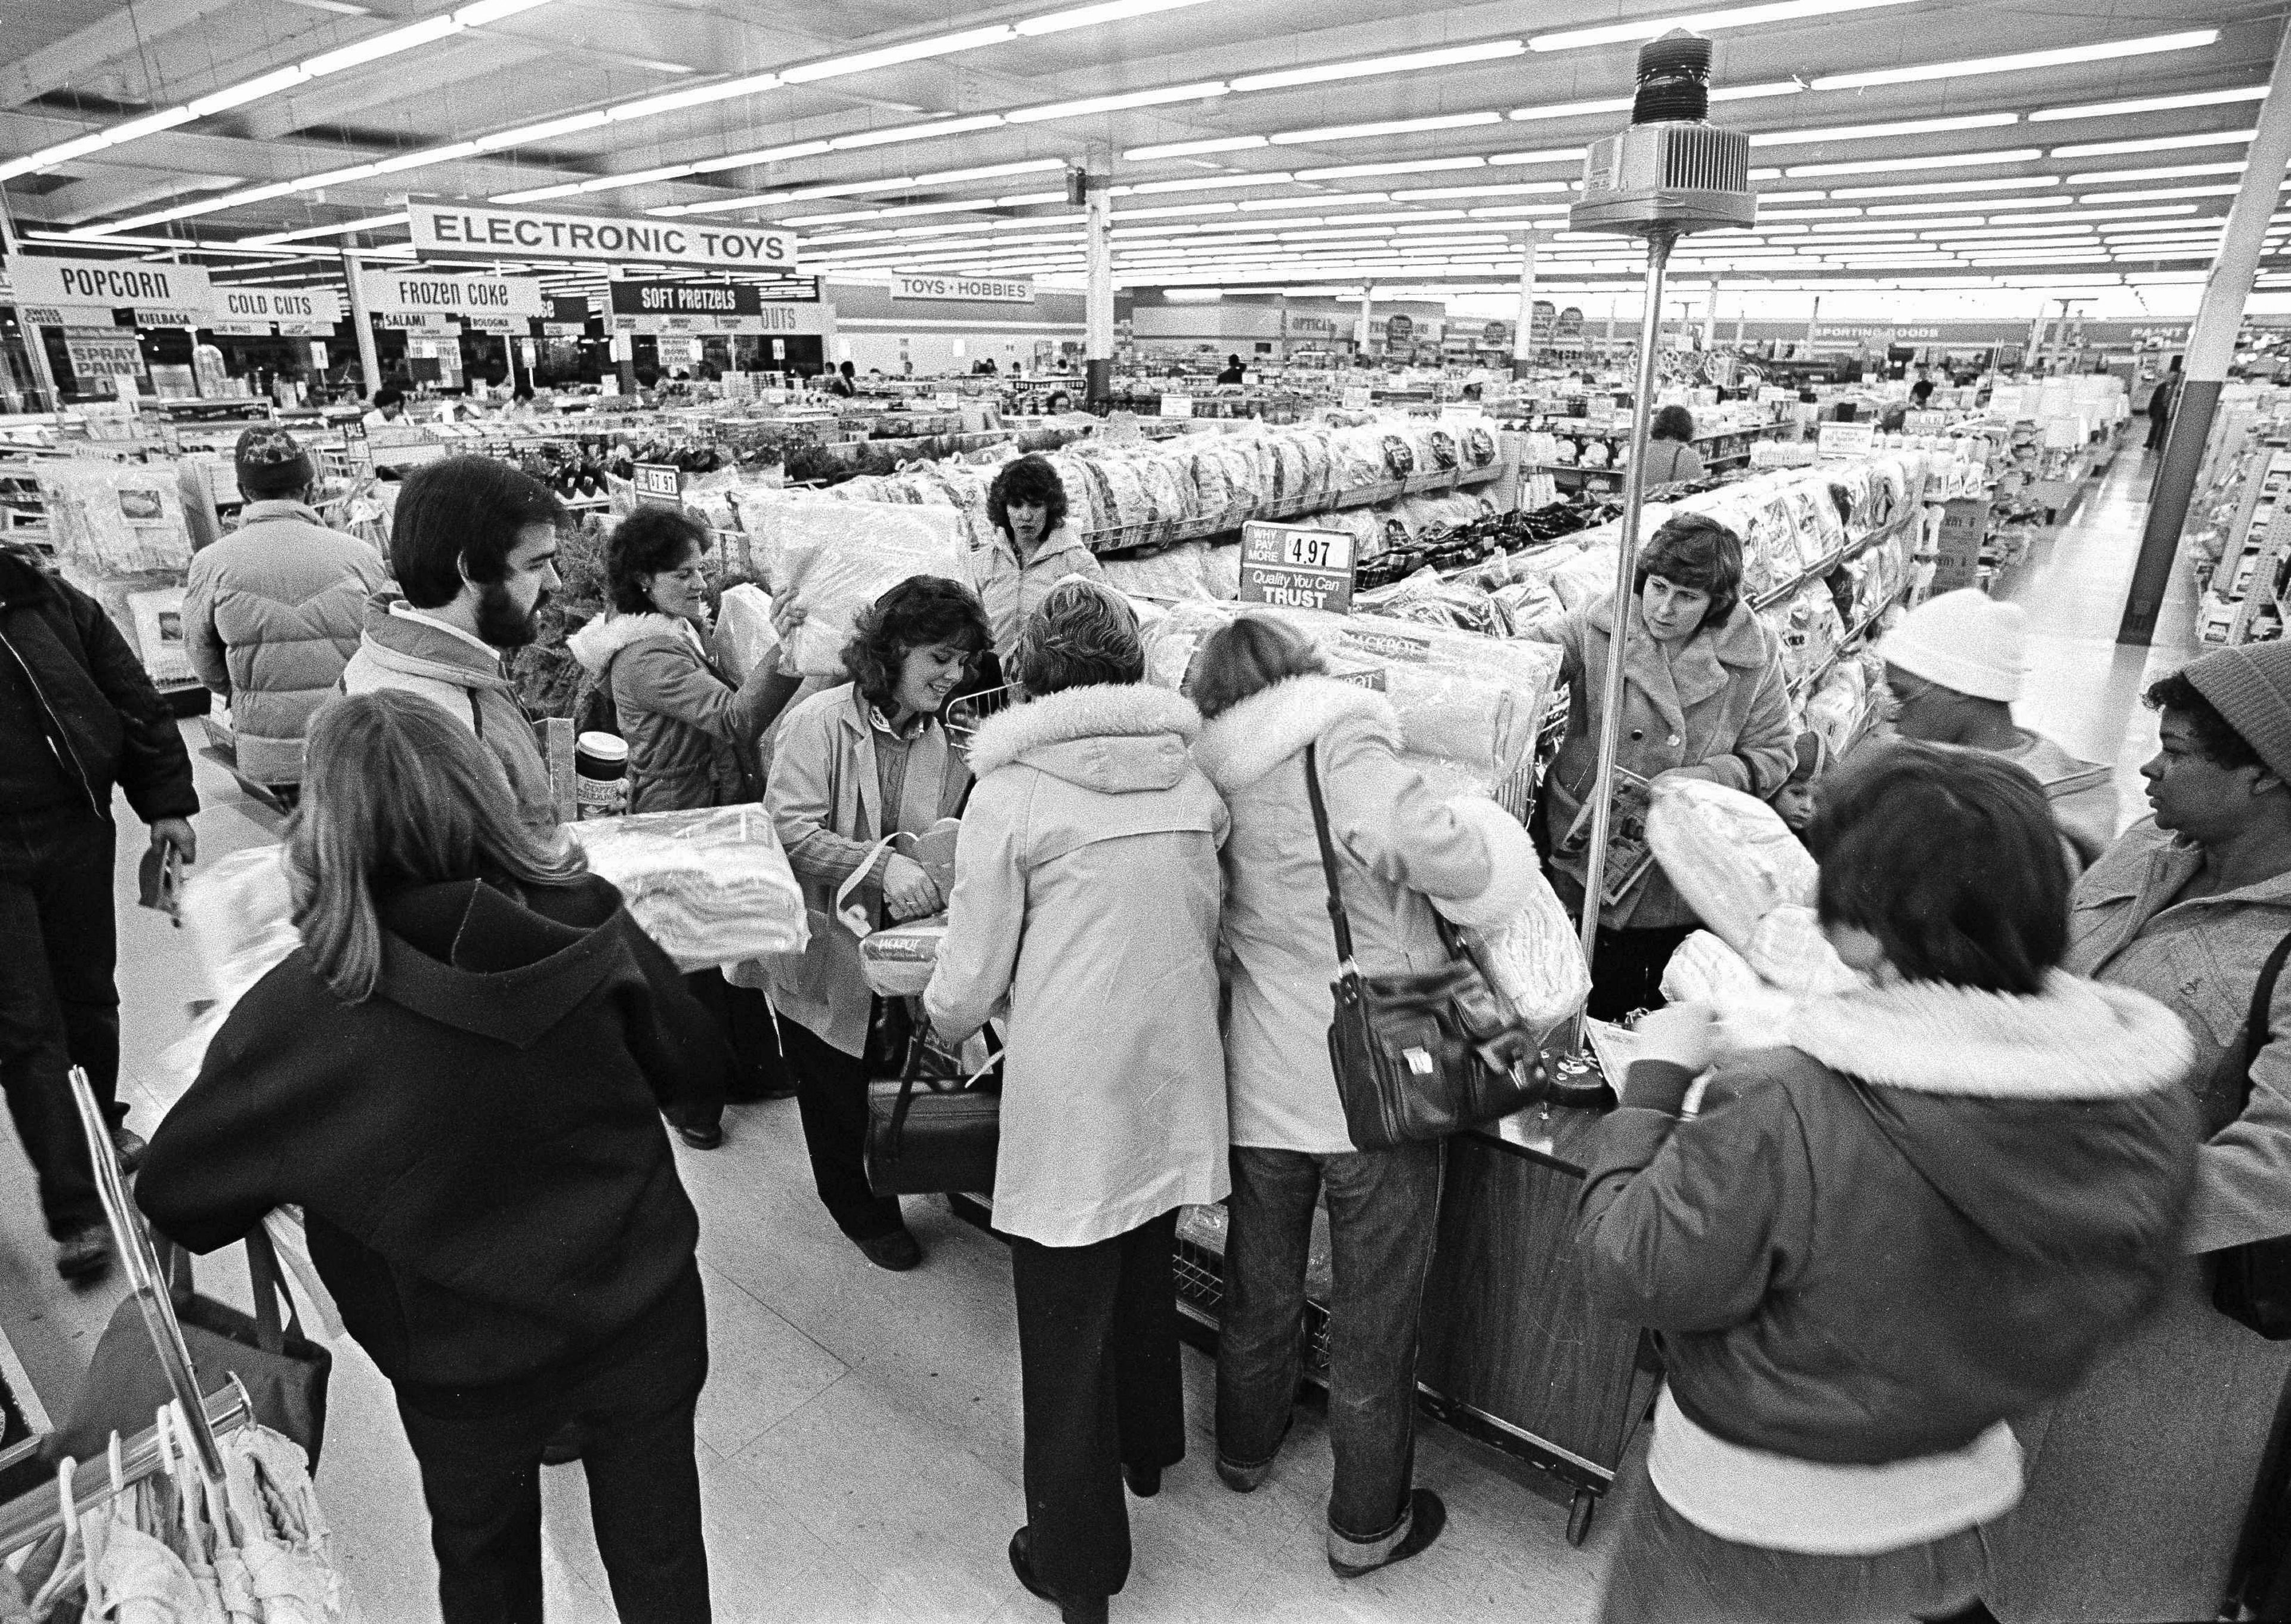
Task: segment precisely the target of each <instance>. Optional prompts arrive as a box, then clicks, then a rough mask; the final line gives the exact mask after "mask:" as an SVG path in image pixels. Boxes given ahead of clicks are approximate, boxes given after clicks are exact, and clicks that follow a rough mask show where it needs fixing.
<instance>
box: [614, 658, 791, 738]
mask: <svg viewBox="0 0 2291 1624" xmlns="http://www.w3.org/2000/svg"><path fill="white" fill-rule="evenodd" d="M613 682H614V695H613V698H614V702H615V703H617V704H625V705H627V706H629V707H630V708H631V709H637V710H646V711H652V712H657V713H659V714H660V715H663V716H670V717H673V718H675V719H676V720H678V721H680V722H682V723H683V724H684V725H685V726H686V727H687V728H698V729H699V730H700V731H701V732H703V733H705V734H708V735H710V736H712V737H715V738H719V739H725V740H727V741H734V742H737V743H740V744H749V745H753V744H754V743H755V741H756V738H757V736H759V735H760V734H761V733H762V732H763V728H764V722H765V720H767V719H766V718H765V716H764V714H763V711H764V705H765V703H766V702H767V701H768V699H770V698H772V697H773V696H774V695H775V694H776V692H779V691H780V690H779V689H777V688H776V686H775V684H774V682H773V670H772V663H771V662H770V661H769V660H766V661H763V662H762V663H759V664H758V665H757V667H756V668H755V670H753V671H750V672H749V673H748V678H747V680H746V681H744V682H743V683H742V684H741V685H740V686H739V687H736V688H735V687H730V686H729V685H727V683H726V682H724V680H723V679H721V678H719V677H718V676H717V675H716V673H715V672H714V671H711V670H710V669H709V667H708V666H707V664H706V663H704V662H703V661H702V660H701V658H700V656H699V655H697V654H696V653H695V652H694V651H693V650H691V649H689V648H682V647H677V646H676V645H674V644H671V643H669V642H667V641H665V640H655V641H653V642H648V643H640V644H639V645H637V646H636V647H632V648H628V649H624V650H623V651H622V653H621V654H620V655H619V656H618V657H617V658H616V659H615V660H614V662H613Z"/></svg>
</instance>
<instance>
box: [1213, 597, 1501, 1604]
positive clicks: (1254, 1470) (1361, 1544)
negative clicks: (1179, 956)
mask: <svg viewBox="0 0 2291 1624" xmlns="http://www.w3.org/2000/svg"><path fill="white" fill-rule="evenodd" d="M1324 670H1325V667H1324V665H1323V663H1322V661H1321V659H1320V657H1319V655H1317V654H1316V653H1315V652H1314V649H1313V647H1312V646H1311V645H1310V644H1309V643H1307V642H1306V640H1305V639H1303V638H1302V637H1300V636H1298V634H1297V633H1296V632H1294V631H1290V630H1289V629H1288V628H1287V627H1285V626H1283V625H1282V624H1281V623H1278V622H1276V621H1274V620H1271V619H1268V618H1264V617H1258V616H1247V617H1244V618H1242V619H1241V620H1237V621H1235V622H1234V623H1233V624H1231V625H1230V626H1227V627H1226V628H1225V629H1224V630H1222V631H1219V632H1218V633H1217V634H1216V635H1215V636H1214V637H1212V638H1210V639H1209V641H1208V642H1207V643H1205V644H1204V645H1203V646H1202V652H1201V656H1200V660H1199V662H1198V663H1197V665H1196V667H1195V673H1194V697H1195V699H1197V700H1198V701H1199V702H1200V704H1201V707H1202V714H1203V715H1204V716H1206V717H1207V718H1208V719H1209V720H1208V722H1207V725H1206V726H1204V727H1203V728H1202V736H1201V740H1200V742H1199V743H1198V744H1195V745H1194V760H1196V761H1198V762H1199V763H1200V764H1201V767H1202V771H1203V772H1205V773H1207V774H1208V775H1209V778H1210V783H1211V784H1215V785H1216V786H1217V788H1218V793H1219V794H1221V795H1223V796H1224V797H1225V798H1226V806H1227V808H1229V810H1230V811H1231V813H1232V816H1233V835H1232V838H1231V840H1229V841H1228V842H1227V843H1226V851H1225V873H1226V909H1225V923H1224V927H1223V937H1224V941H1225V946H1226V952H1227V953H1228V954H1229V955H1230V957H1231V960H1232V964H1233V972H1232V982H1233V1002H1232V1009H1231V1013H1230V1015H1229V1017H1228V1019H1227V1023H1226V1088H1227V1098H1228V1100H1229V1102H1230V1105H1231V1110H1232V1118H1233V1157H1232V1163H1233V1199H1232V1202H1231V1206H1230V1211H1231V1227H1230V1229H1229V1231H1228V1235H1227V1239H1226V1254H1225V1256H1226V1275H1225V1292H1226V1295H1225V1303H1224V1307H1223V1311H1222V1313H1221V1314H1220V1316H1219V1325H1218V1407H1217V1435H1218V1475H1219V1476H1220V1477H1222V1478H1223V1479H1224V1480H1225V1482H1226V1485H1227V1486H1228V1487H1230V1488H1233V1489H1235V1490H1238V1491H1241V1492H1242V1493H1244V1494H1245V1493H1248V1492H1249V1491H1251V1490H1253V1489H1255V1488H1256V1487H1257V1486H1258V1484H1259V1483H1262V1482H1263V1481H1264V1480H1265V1478H1266V1475H1267V1474H1268V1473H1269V1472H1271V1470H1272V1469H1273V1460H1274V1454H1275V1453H1276V1452H1277V1451H1278V1450H1279V1449H1280V1447H1281V1440H1282V1435H1284V1434H1285V1433H1286V1432H1287V1431H1288V1430H1289V1417H1290V1403H1291V1402H1292V1401H1293V1400H1294V1398H1295V1396H1296V1392H1297V1379H1298V1329H1299V1323H1300V1321H1301V1319H1302V1317H1303V1314H1304V1306H1305V1257H1306V1248H1307V1246H1308V1245H1309V1243H1310V1242H1311V1238H1312V1230H1313V1209H1314V1202H1315V1200H1316V1198H1318V1197H1319V1196H1320V1195H1321V1194H1322V1193H1323V1192H1325V1194H1326V1196H1327V1200H1328V1207H1329V1225H1330V1241H1331V1242H1332V1244H1333V1245H1334V1247H1335V1261H1336V1273H1335V1279H1336V1282H1337V1283H1336V1290H1337V1296H1336V1300H1335V1301H1334V1302H1333V1303H1332V1304H1331V1305H1330V1322H1331V1333H1330V1334H1331V1336H1332V1338H1333V1341H1332V1343H1331V1346H1330V1371H1329V1378H1330V1394H1329V1441H1330V1445H1331V1447H1332V1448H1333V1449H1334V1450H1335V1451H1336V1479H1335V1482H1334V1483H1333V1485H1332V1486H1331V1489H1330V1496H1329V1514H1328V1526H1329V1536H1328V1541H1329V1542H1328V1553H1329V1564H1330V1567H1332V1568H1333V1569H1335V1570H1336V1572H1337V1573H1338V1576H1339V1577H1342V1578H1346V1579H1350V1578H1356V1577H1358V1576H1359V1575H1361V1574H1363V1573H1366V1572H1371V1571H1372V1570H1374V1569H1376V1568H1379V1567H1383V1566H1387V1565H1388V1564H1392V1563H1395V1562H1398V1561H1401V1560H1403V1559H1404V1558H1406V1557H1409V1556H1414V1555H1415V1554H1416V1553H1417V1552H1418V1551H1420V1550H1422V1549H1423V1548H1425V1547H1426V1546H1427V1545H1429V1544H1431V1543H1432V1541H1433V1540H1435V1539H1436V1538H1438V1537H1439V1533H1440V1530H1441V1527H1442V1526H1443V1524H1444V1523H1445V1522H1446V1520H1447V1512H1446V1508H1445V1507H1443V1505H1442V1503H1441V1500H1440V1497H1439V1496H1438V1495H1436V1494H1435V1493H1433V1492H1432V1491H1430V1490H1429V1489H1415V1490H1413V1491H1411V1483H1410V1475H1411V1466H1412V1463H1413V1460H1414V1456H1415V1439H1416V1427H1415V1417H1416V1403H1415V1400H1416V1341H1417V1314H1418V1310H1419V1306H1420V1305H1421V1300H1422V1298H1423V1293H1424V1275H1425V1271H1426V1270H1427V1268H1428V1267H1429V1266H1430V1264H1431V1261H1432V1240H1433V1234H1434V1232H1435V1227H1436V1224H1437V1218H1438V1209H1439V1200H1440V1146H1439V1145H1438V1144H1436V1143H1432V1144H1423V1145H1406V1146H1396V1147H1395V1148H1392V1149H1389V1150H1375V1151H1362V1150H1358V1149H1356V1148H1355V1146H1354V1145H1353V1142H1352V1138H1351V1136H1350V1135H1349V1134H1348V1133H1347V1131H1346V1125H1345V1111H1344V1105H1343V1102H1342V1101H1341V1100H1340V1098H1339V1097H1338V1093H1337V1081H1336V1077H1335V1074H1334V1073H1333V1072H1332V1071H1331V1070H1330V1065H1329V1049H1328V1030H1329V1018H1330V1013H1331V1007H1330V993H1329V985H1330V983H1331V982H1332V981H1334V980H1335V979H1336V978H1337V950H1336V941H1335V937H1334V936H1333V935H1332V933H1331V926H1330V921H1329V915H1328V910H1327V906H1326V900H1325V899H1326V896H1327V885H1326V882H1325V880H1324V879H1323V871H1322V865H1321V856H1320V845H1319V841H1318V839H1317V838H1316V836H1315V834H1314V822H1313V811H1312V803H1311V800H1310V799H1309V798H1308V796H1307V793H1306V779H1305V774H1306V770H1307V768H1306V753H1305V752H1306V749H1307V748H1308V747H1309V748H1311V749H1312V751H1313V755H1314V766H1316V767H1317V768H1318V771H1319V775H1320V782H1321V784H1322V795H1323V798H1324V800H1325V802H1326V805H1327V810H1328V820H1329V832H1330V840H1331V841H1332V843H1333V845H1334V847H1335V849H1336V853H1337V865H1338V874H1339V881H1338V883H1339V885H1340V887H1341V889H1342V891H1343V896H1344V904H1345V911H1346V914H1347V916H1348V918H1349V921H1350V924H1351V927H1352V935H1353V952H1354V957H1355V960H1356V961H1358V963H1359V965H1360V968H1361V970H1362V972H1363V974H1364V975H1371V976H1376V975H1398V974H1405V973H1407V972H1411V971H1420V970H1431V969H1438V968H1439V967H1440V966H1442V965H1443V964H1445V963H1446V962H1447V961H1448V956H1449V955H1448V950H1447V947H1446V945H1445V944H1444V943H1443V941H1442V939H1441V936H1440V931H1439V927H1438V924H1437V922H1436V921H1435V919H1434V917H1433V910H1434V908H1435V905H1436V906H1437V907H1438V908H1439V909H1440V911H1441V912H1443V913H1446V914H1447V915H1448V916H1449V917H1450V918H1451V919H1453V920H1455V921H1458V922H1459V923H1462V924H1466V925H1472V926H1485V927H1496V926H1500V925H1503V924H1506V923H1508V922H1509V921H1510V920H1511V919H1512V918H1514V917H1515V915H1516V914H1517V913H1518V912H1520V910H1521V909H1522V908H1523V907H1524V906H1525V905H1526V904H1527V902H1528V901H1529V900H1530V894H1529V891H1528V888H1530V887H1533V886H1539V885H1540V884H1541V883H1542V881H1541V880H1540V879H1539V877H1538V875H1537V873H1536V869H1535V848H1534V847H1533V845H1532V844H1531V842H1530V841H1529V840H1528V838H1527V831H1526V830H1525V829H1523V828H1522V827H1521V826H1520V824H1519V823H1518V821H1517V820H1516V819H1515V818H1513V817H1512V816H1510V815H1509V814H1507V813H1506V812H1505V811H1504V810H1503V809H1502V808H1499V807H1498V806H1497V805H1496V804H1495V803H1494V802H1493V801H1491V800H1480V799H1478V798H1475V797H1473V798H1465V799H1461V800H1452V801H1451V800H1443V799H1442V798H1441V797H1440V796H1439V795H1438V794H1437V793H1435V792H1434V790H1433V789H1432V787H1431V786H1430V785H1429V784H1427V783H1426V782H1425V781H1424V777H1423V775H1422V774H1420V773H1419V772H1418V771H1417V770H1416V769H1415V768H1412V767H1410V766H1409V765H1408V764H1407V763H1406V762H1404V761H1403V760H1401V759H1400V757H1399V754H1398V752H1399V748H1400V724H1399V720H1398V719H1397V718H1396V717H1395V715H1394V714H1393V710H1392V706H1391V704H1390V703H1388V702H1387V700H1386V699H1385V698H1384V696H1383V695H1380V694H1374V693H1371V692H1369V691H1368V690H1367V689H1365V688H1361V687H1355V686H1353V685H1352V684H1350V683H1345V682H1338V681H1337V680H1335V679H1333V678H1330V677H1328V676H1326V675H1324V674H1322V673H1323V671H1324Z"/></svg>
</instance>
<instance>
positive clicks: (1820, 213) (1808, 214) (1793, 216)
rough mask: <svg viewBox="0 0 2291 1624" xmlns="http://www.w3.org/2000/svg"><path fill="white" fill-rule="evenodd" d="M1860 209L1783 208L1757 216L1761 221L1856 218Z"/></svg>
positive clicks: (1859, 214)
mask: <svg viewBox="0 0 2291 1624" xmlns="http://www.w3.org/2000/svg"><path fill="white" fill-rule="evenodd" d="M1860 217H1861V210H1860V209H1783V210H1781V211H1780V212H1779V213H1772V214H1761V215H1760V216H1759V217H1758V218H1759V219H1760V220H1761V221H1766V220H1779V221H1793V220H1857V219H1859V218H1860Z"/></svg>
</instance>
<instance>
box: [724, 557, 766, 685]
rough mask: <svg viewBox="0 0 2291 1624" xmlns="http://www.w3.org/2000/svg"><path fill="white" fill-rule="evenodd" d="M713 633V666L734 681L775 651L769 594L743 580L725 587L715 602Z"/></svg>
mask: <svg viewBox="0 0 2291 1624" xmlns="http://www.w3.org/2000/svg"><path fill="white" fill-rule="evenodd" d="M715 637H716V663H717V666H718V667H719V669H720V670H722V671H724V672H726V673H727V675H729V676H731V677H732V678H733V679H734V680H739V679H742V678H744V677H745V676H746V675H747V673H748V672H750V671H753V670H755V669H756V667H757V666H758V665H760V664H761V663H763V662H764V661H766V660H768V659H769V658H771V657H772V656H773V655H776V654H778V653H779V648H780V634H779V632H778V631H776V630H775V629H774V628H773V626H772V599H771V594H770V593H768V592H767V591H764V589H763V588H761V587H760V586H757V585H756V584H754V583H752V582H747V581H743V582H740V583H737V584H736V585H733V586H727V587H726V588H725V589H724V596H723V599H722V601H721V602H719V604H718V605H717V606H716V633H715Z"/></svg>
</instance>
